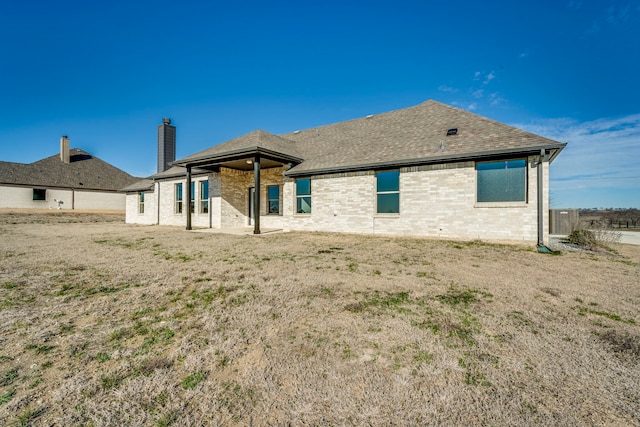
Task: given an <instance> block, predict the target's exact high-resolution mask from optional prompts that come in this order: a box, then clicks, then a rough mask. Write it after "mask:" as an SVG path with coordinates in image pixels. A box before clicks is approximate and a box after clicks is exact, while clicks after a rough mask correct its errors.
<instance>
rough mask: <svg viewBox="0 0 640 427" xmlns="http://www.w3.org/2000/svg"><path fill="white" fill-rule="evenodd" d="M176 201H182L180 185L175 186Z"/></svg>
mask: <svg viewBox="0 0 640 427" xmlns="http://www.w3.org/2000/svg"><path fill="white" fill-rule="evenodd" d="M176 200H182V184H176Z"/></svg>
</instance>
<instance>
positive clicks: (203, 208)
mask: <svg viewBox="0 0 640 427" xmlns="http://www.w3.org/2000/svg"><path fill="white" fill-rule="evenodd" d="M198 182H199V183H200V185H199V187H200V188H199V189H200V194H199V196H200V197H199V198H200V207H199V208H198V212H199V213H201V214H208V213H209V180H203V181H198Z"/></svg>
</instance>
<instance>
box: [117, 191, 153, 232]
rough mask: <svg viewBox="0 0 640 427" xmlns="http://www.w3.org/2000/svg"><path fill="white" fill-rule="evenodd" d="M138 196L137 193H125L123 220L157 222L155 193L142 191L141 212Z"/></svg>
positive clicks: (146, 222) (128, 222)
mask: <svg viewBox="0 0 640 427" xmlns="http://www.w3.org/2000/svg"><path fill="white" fill-rule="evenodd" d="M156 186H157V184H156ZM139 197H140V196H139V193H127V199H126V215H125V222H126V223H127V224H145V225H152V224H157V222H158V205H157V204H156V193H155V192H153V191H145V192H144V212H143V213H140V207H139V201H140V198H139Z"/></svg>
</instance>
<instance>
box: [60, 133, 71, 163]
mask: <svg viewBox="0 0 640 427" xmlns="http://www.w3.org/2000/svg"><path fill="white" fill-rule="evenodd" d="M60 160H62V162H63V163H65V164H69V162H70V161H71V157H70V155H69V138H67V135H64V136H63V137H62V138H60Z"/></svg>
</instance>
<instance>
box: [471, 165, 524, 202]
mask: <svg viewBox="0 0 640 427" xmlns="http://www.w3.org/2000/svg"><path fill="white" fill-rule="evenodd" d="M509 162H512V163H515V162H518V163H520V164H521V166H516V167H515V168H511V169H516V168H517V169H521V170H522V172H521V173H522V175H523V176H522V180H523V182H522V183H521V185H522V190H521V191H522V194H521V195H520V196H521V198H520V197H519V198H518V199H517V200H513V199H510V198H505V199H504V200H488V199H484V200H480V195H481V194H480V193H481V191H480V185H481V184H482V183H481V179H480V176H479V173H480V172H481V170H480V169H479V168H478V167H479V166H480V165H489V164H498V163H503V164H504V165H505V167H504V169H503V168H500V169H499V170H508V169H509V167H508V166H509ZM474 169H475V178H476V183H475V201H476V205H477V206H481V207H486V206H492V205H494V206H523V205H526V204H527V203H528V202H529V173H528V169H529V163H528V158H526V157H509V158H498V159H493V160H483V161H476V162H475V167H474ZM484 185H487V184H484ZM518 191H520V190H518ZM485 192H486V191H485Z"/></svg>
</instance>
